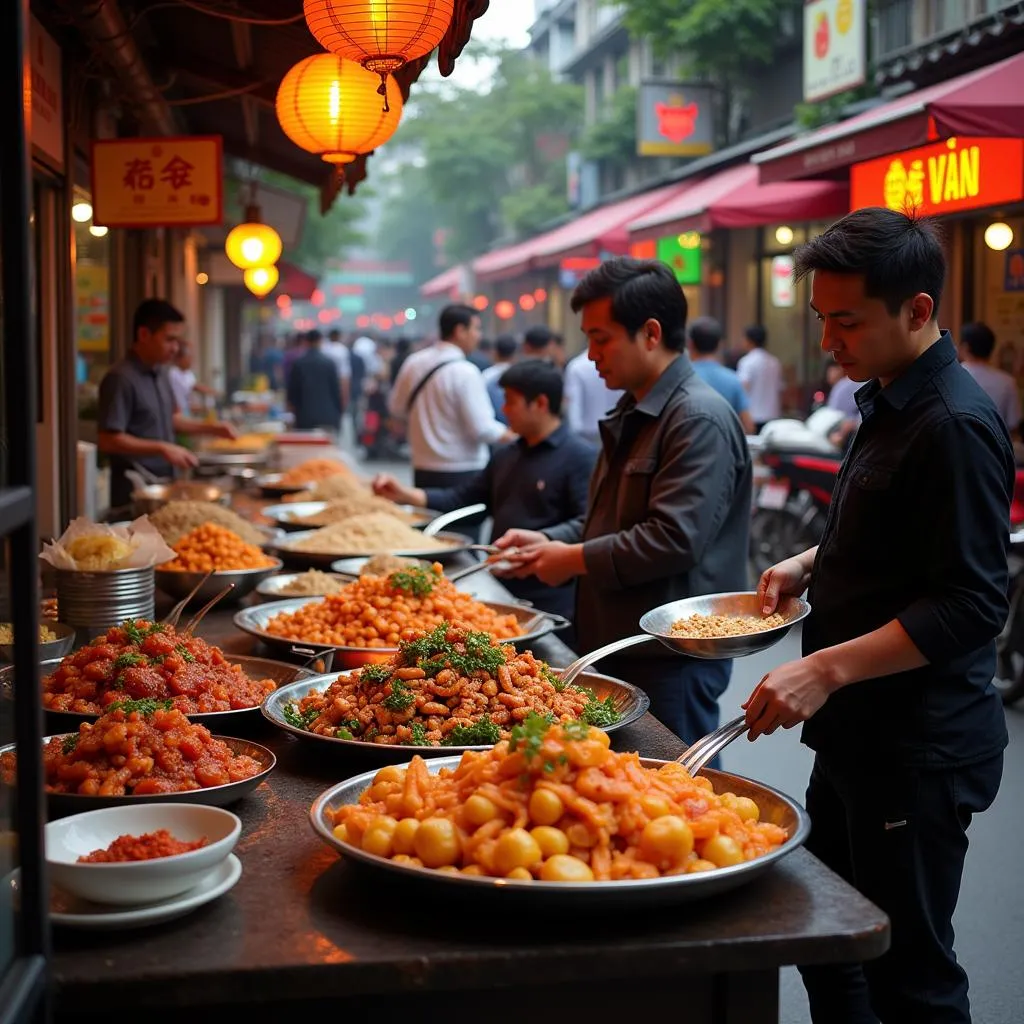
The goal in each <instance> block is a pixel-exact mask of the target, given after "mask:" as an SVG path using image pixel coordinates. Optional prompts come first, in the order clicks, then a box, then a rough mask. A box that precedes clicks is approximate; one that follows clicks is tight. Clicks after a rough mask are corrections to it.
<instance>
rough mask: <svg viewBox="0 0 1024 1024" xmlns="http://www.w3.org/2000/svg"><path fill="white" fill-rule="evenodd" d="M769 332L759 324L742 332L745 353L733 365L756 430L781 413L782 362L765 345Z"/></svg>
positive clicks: (775, 418)
mask: <svg viewBox="0 0 1024 1024" xmlns="http://www.w3.org/2000/svg"><path fill="white" fill-rule="evenodd" d="M767 344H768V332H767V331H766V330H765V329H764V328H763V327H761V326H760V325H759V324H754V325H753V326H752V327H748V328H747V329H746V330H745V331H744V332H743V348H744V350H745V351H746V353H747V354H746V355H745V356H743V357H742V358H741V359H740V361H739V363H738V364H737V365H736V372H737V373H738V374H739V376H740V383H741V384H742V385H743V387H744V388H745V389H746V392H747V395H748V396H749V397H750V415H751V418H752V419H753V420H754V426H755V427H756V429H757V430H758V431H760V430H761V428H762V427H763V426H764V425H765V424H766V423H768V422H769V421H770V420H777V419H778V418H779V417H780V416H781V415H782V364H781V363H780V362H779V361H778V359H776V358H775V356H773V355H772V354H771V353H770V352H768V351H767V349H766V348H765V346H766V345H767Z"/></svg>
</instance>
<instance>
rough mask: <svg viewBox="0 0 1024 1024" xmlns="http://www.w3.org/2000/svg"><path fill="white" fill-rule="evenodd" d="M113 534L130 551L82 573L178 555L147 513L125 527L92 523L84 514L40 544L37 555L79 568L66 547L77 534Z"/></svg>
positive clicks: (142, 566)
mask: <svg viewBox="0 0 1024 1024" xmlns="http://www.w3.org/2000/svg"><path fill="white" fill-rule="evenodd" d="M96 536H100V537H116V538H118V539H119V540H123V541H125V542H126V543H127V544H128V545H129V547H130V548H131V551H130V552H129V553H128V554H127V555H125V556H124V557H123V558H121V559H120V560H119V561H117V562H115V563H114V564H113V565H109V566H106V567H105V568H104V569H85V570H82V571H85V572H110V571H112V570H114V569H148V568H150V567H151V566H154V565H160V564H161V563H162V562H169V561H170V560H171V559H172V558H175V557H177V556H176V554H175V552H174V551H172V550H171V548H169V547H168V546H167V544H166V543H165V542H164V539H163V537H161V536H160V532H159V531H158V530H157V528H156V527H155V526H154V525H153V524H152V523H151V522H150V521H149V517H148V516H140V517H139V518H138V519H136V520H135V521H134V522H131V523H129V524H128V525H127V526H108V525H106V524H105V523H94V522H92V520H90V519H86V518H85V517H84V516H79V517H78V518H77V519H75V520H73V521H72V522H71V525H70V526H68V528H67V529H66V530H65V531H64V533H63V535H62V536H61V537H60V538H59V539H57V540H55V541H50V542H49V543H44V544H43V550H42V552H41V553H40V555H39V557H40V558H41V559H42V560H43V561H44V562H48V563H49V564H50V565H52V566H53V567H54V568H55V569H78V570H81V569H82V567H81V566H80V565H79V564H78V562H76V561H75V559H74V558H72V556H71V555H70V554H69V553H68V550H67V547H68V545H69V544H71V542H72V541H74V540H75V539H76V538H78V537H96Z"/></svg>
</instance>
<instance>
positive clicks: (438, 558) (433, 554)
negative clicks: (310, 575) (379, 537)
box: [268, 530, 475, 569]
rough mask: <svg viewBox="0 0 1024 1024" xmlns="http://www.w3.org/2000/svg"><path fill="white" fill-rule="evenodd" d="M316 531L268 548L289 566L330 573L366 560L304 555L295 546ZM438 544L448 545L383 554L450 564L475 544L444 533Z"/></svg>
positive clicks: (349, 554) (339, 553)
mask: <svg viewBox="0 0 1024 1024" xmlns="http://www.w3.org/2000/svg"><path fill="white" fill-rule="evenodd" d="M314 533H316V530H303V531H302V532H301V533H292V534H289V535H288V537H287V538H286V539H283V540H277V541H275V542H274V543H273V544H270V545H268V549H269V550H271V551H273V552H274V554H276V555H277V556H278V557H280V558H282V559H284V562H285V564H286V565H294V566H296V567H298V566H301V567H302V568H305V569H308V568H310V567H313V568H316V569H329V568H330V567H331V565H332V564H333V563H334V562H336V561H337V560H338V559H339V558H353V557H355V556H362V557H365V556H366V554H367V553H366V552H365V551H332V552H330V553H324V552H321V551H301V550H297V549H296V548H295V547H294V546H293V545H295V544H297V543H298V542H299V541H300V540H303V539H304V538H306V537H312V536H313V534H314ZM434 539H435V540H442V541H447V543H448V545H449V546H448V547H446V548H440V549H438V550H433V551H385V552H380V553H381V554H387V555H398V556H399V557H400V558H422V559H423V561H425V562H441V563H442V564H444V563H446V562H450V561H451V560H452V559H453V558H455V556H456V555H460V554H462V553H463V552H464V551H472V550H473V548H474V546H475V544H474V541H473V539H472V538H471V537H467V536H465V534H462V533H446V532H443V531H442V532H441V533H439V534H437V535H436V537H435V538H434Z"/></svg>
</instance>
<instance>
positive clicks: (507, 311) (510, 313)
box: [494, 299, 516, 320]
mask: <svg viewBox="0 0 1024 1024" xmlns="http://www.w3.org/2000/svg"><path fill="white" fill-rule="evenodd" d="M494 315H495V316H496V317H497V318H498V319H499V320H511V319H512V317H514V316H515V315H516V307H515V304H514V303H512V302H510V301H509V300H508V299H502V300H501V301H500V302H497V303H495V305H494Z"/></svg>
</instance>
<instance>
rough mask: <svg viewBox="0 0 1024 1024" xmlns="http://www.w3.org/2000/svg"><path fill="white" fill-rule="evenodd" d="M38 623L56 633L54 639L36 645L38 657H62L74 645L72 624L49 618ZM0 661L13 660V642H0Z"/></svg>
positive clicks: (74, 632) (74, 633)
mask: <svg viewBox="0 0 1024 1024" xmlns="http://www.w3.org/2000/svg"><path fill="white" fill-rule="evenodd" d="M39 625H40V626H46V628H47V629H49V630H52V631H53V632H54V633H56V634H57V639H56V640H49V641H47V642H46V643H39V644H38V645H37V650H38V652H39V657H40V658H42V659H49V658H58V659H60V658H63V657H64V655H65V654H67V653H68V651H70V650H71V648H72V647H74V646H75V635H76V631H75V627H74V626H66V625H65V624H64V623H63V622H52V621H51V620H49V619H40V620H39ZM0 661H8V662H10V661H14V644H0Z"/></svg>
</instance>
